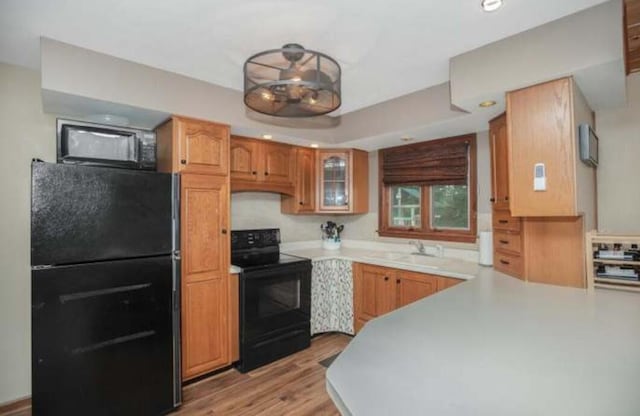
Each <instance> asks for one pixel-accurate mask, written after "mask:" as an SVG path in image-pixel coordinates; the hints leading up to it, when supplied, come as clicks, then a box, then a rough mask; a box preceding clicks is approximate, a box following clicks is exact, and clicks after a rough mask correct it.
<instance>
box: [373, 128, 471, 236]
mask: <svg viewBox="0 0 640 416" xmlns="http://www.w3.org/2000/svg"><path fill="white" fill-rule="evenodd" d="M379 158H380V172H379V176H380V179H381V180H380V195H381V198H380V217H379V222H380V224H379V231H378V232H379V234H380V235H381V236H387V237H404V238H421V239H430V240H450V241H461V242H474V241H475V238H476V177H475V175H476V160H475V159H476V140H475V134H473V135H466V136H459V137H452V138H446V139H439V140H432V141H428V142H421V143H416V144H411V145H407V146H398V147H394V148H390V149H383V150H380V152H379Z"/></svg>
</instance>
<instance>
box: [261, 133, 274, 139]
mask: <svg viewBox="0 0 640 416" xmlns="http://www.w3.org/2000/svg"><path fill="white" fill-rule="evenodd" d="M262 138H263V139H267V140H269V139H273V136H272V135H270V134H263V135H262Z"/></svg>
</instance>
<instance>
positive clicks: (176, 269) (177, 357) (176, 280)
mask: <svg viewBox="0 0 640 416" xmlns="http://www.w3.org/2000/svg"><path fill="white" fill-rule="evenodd" d="M176 253H177V255H176ZM180 267H181V260H180V251H179V250H177V251H174V253H173V377H174V385H173V403H174V405H175V406H179V405H180V404H182V366H181V364H182V363H181V356H182V352H181V348H182V335H181V332H180V320H181V314H180V303H181V302H180V300H181V299H180V297H181V290H180V286H181V276H180Z"/></svg>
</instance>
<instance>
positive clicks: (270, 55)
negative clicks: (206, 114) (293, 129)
mask: <svg viewBox="0 0 640 416" xmlns="http://www.w3.org/2000/svg"><path fill="white" fill-rule="evenodd" d="M340 78H341V70H340V65H339V64H338V62H337V61H336V60H335V59H333V58H331V57H329V56H328V55H325V54H323V53H320V52H315V51H311V50H308V49H305V48H304V47H302V46H301V45H298V44H297V43H289V44H286V45H284V46H283V47H282V48H280V49H272V50H268V51H264V52H260V53H258V54H255V55H253V56H252V57H250V58H249V59H247V61H246V62H245V63H244V103H245V105H246V106H247V107H249V108H250V109H252V110H254V111H257V112H259V113H262V114H267V115H271V116H276V117H312V116H319V115H322V114H327V113H330V112H332V111H334V110H336V109H337V108H338V107H340V104H341V103H342V101H341V87H340Z"/></svg>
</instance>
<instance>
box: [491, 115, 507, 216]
mask: <svg viewBox="0 0 640 416" xmlns="http://www.w3.org/2000/svg"><path fill="white" fill-rule="evenodd" d="M489 143H490V146H491V202H492V203H493V206H494V207H495V208H509V153H508V142H507V116H506V115H505V114H503V115H501V116H499V117H497V118H495V119H493V120H491V122H490V123H489Z"/></svg>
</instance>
